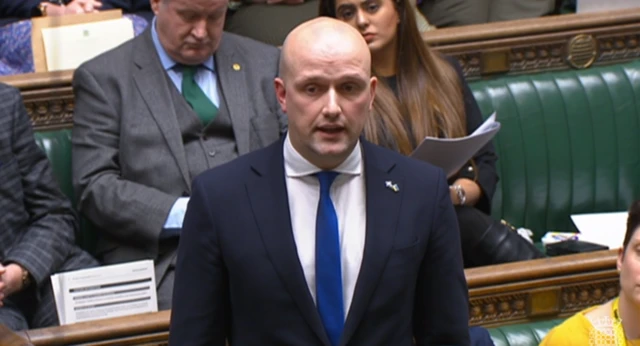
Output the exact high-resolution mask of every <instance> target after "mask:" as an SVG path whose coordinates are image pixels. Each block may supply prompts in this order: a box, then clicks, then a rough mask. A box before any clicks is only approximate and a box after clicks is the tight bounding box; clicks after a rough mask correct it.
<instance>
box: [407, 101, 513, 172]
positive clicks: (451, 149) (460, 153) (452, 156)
mask: <svg viewBox="0 0 640 346" xmlns="http://www.w3.org/2000/svg"><path fill="white" fill-rule="evenodd" d="M499 130H500V123H499V122H498V121H496V113H495V112H494V113H493V114H491V116H490V117H489V118H487V120H485V122H484V123H482V125H480V126H479V127H478V128H477V129H476V130H475V131H473V133H472V134H470V135H468V136H466V137H460V138H435V137H426V138H425V139H424V140H423V141H422V143H420V145H419V146H418V147H417V148H416V150H414V151H413V153H411V157H413V158H415V159H418V160H422V161H426V162H429V163H431V164H432V165H435V166H438V167H440V168H442V169H444V171H445V173H446V174H447V177H451V176H452V175H454V174H456V173H457V172H458V171H459V170H460V168H462V166H464V164H465V163H467V162H468V161H469V160H471V158H472V157H473V155H475V154H476V153H477V152H478V150H480V148H482V147H483V146H484V145H485V144H487V143H488V142H489V141H490V140H491V139H492V138H493V137H494V136H495V135H496V133H498V131H499Z"/></svg>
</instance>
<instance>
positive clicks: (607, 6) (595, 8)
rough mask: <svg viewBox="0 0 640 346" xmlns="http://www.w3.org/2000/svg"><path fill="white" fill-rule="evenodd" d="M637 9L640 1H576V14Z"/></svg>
mask: <svg viewBox="0 0 640 346" xmlns="http://www.w3.org/2000/svg"><path fill="white" fill-rule="evenodd" d="M637 7H640V1H638V0H607V1H603V0H578V2H577V4H576V12H577V13H586V12H604V11H613V10H621V9H625V8H637Z"/></svg>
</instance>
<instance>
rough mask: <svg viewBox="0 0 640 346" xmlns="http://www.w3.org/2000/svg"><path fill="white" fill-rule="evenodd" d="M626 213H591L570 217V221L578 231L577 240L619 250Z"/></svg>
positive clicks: (624, 230) (625, 224)
mask: <svg viewBox="0 0 640 346" xmlns="http://www.w3.org/2000/svg"><path fill="white" fill-rule="evenodd" d="M628 216H629V213H628V212H626V211H621V212H614V213H593V214H576V215H571V220H573V223H574V224H575V225H576V228H578V231H580V234H579V235H578V239H580V240H582V241H588V242H590V243H594V244H600V245H604V246H608V247H609V249H619V248H621V247H622V242H623V241H624V234H625V232H626V230H627V217H628Z"/></svg>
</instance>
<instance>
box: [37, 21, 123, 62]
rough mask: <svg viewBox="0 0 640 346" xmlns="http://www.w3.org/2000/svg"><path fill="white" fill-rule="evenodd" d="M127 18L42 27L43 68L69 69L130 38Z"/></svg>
mask: <svg viewBox="0 0 640 346" xmlns="http://www.w3.org/2000/svg"><path fill="white" fill-rule="evenodd" d="M133 36H134V32H133V23H132V22H131V20H129V19H128V18H120V19H113V20H105V21H101V22H93V23H85V24H75V25H66V26H60V27H55V28H44V29H42V39H43V41H44V51H45V57H46V59H47V70H49V71H58V70H72V69H75V68H76V67H78V66H80V64H82V63H83V62H85V61H87V60H89V59H91V58H93V57H95V56H97V55H99V54H101V53H104V52H106V51H107V50H109V49H112V48H115V47H116V46H118V45H120V44H122V43H123V42H125V41H127V40H129V39H131V38H133Z"/></svg>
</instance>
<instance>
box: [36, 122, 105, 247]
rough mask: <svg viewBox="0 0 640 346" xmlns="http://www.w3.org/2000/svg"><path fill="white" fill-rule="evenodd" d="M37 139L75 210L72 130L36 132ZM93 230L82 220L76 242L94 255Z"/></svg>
mask: <svg viewBox="0 0 640 346" xmlns="http://www.w3.org/2000/svg"><path fill="white" fill-rule="evenodd" d="M35 138H36V143H37V144H38V146H39V147H40V148H42V149H43V150H44V152H45V154H46V155H47V157H48V158H49V161H51V167H52V169H53V174H54V175H55V176H56V179H57V180H58V183H59V184H60V189H61V190H62V192H63V193H64V194H65V195H67V197H68V198H69V200H70V201H71V204H72V205H73V206H74V208H75V204H76V203H75V202H76V199H75V197H74V193H73V183H72V181H71V129H61V130H53V131H40V132H35ZM91 229H92V228H91V227H90V225H89V224H88V221H87V220H86V219H84V218H80V230H81V231H80V232H78V233H77V234H76V242H77V243H78V245H80V246H81V247H82V248H83V249H85V250H87V251H89V252H91V253H93V250H94V249H95V243H96V235H95V234H94V233H93V231H92V230H91Z"/></svg>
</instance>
